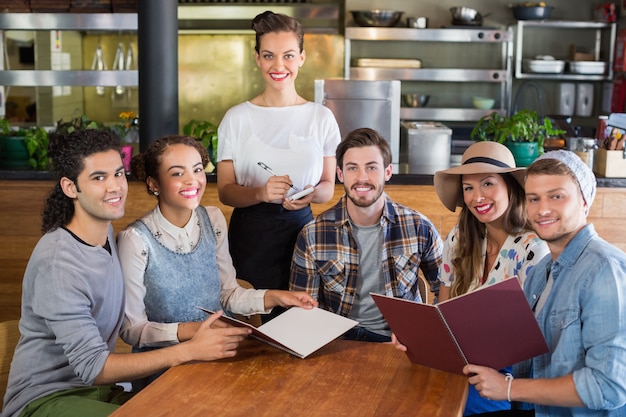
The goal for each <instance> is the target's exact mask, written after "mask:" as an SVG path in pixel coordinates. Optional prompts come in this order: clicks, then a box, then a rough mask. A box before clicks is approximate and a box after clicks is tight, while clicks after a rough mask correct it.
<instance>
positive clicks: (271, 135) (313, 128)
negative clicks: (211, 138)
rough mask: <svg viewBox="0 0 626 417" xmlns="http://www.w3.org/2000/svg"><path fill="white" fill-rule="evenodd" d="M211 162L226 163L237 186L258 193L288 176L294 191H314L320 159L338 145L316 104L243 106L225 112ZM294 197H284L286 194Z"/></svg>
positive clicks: (331, 123)
mask: <svg viewBox="0 0 626 417" xmlns="http://www.w3.org/2000/svg"><path fill="white" fill-rule="evenodd" d="M218 137H219V141H218V146H217V161H218V162H219V161H224V160H232V161H233V166H234V169H235V176H236V178H237V183H238V184H239V185H243V186H246V187H259V186H262V185H263V184H265V183H266V182H267V178H268V177H269V176H271V175H272V174H270V173H269V172H267V171H265V170H264V169H263V168H261V167H260V166H259V165H258V162H259V161H260V162H263V163H265V164H266V165H268V166H269V167H270V168H271V169H272V170H273V171H274V172H275V173H276V174H277V175H289V177H290V178H291V180H292V181H293V184H294V186H295V187H297V188H299V189H304V187H305V186H306V185H309V184H310V185H317V183H319V181H320V178H321V176H322V171H323V168H324V157H326V156H333V157H334V156H335V150H336V148H337V145H338V144H339V142H340V141H341V134H340V133H339V126H338V125H337V121H336V120H335V116H334V115H333V113H332V111H331V110H330V109H329V108H327V107H325V106H322V105H321V104H318V103H313V102H307V103H305V104H300V105H295V106H288V107H262V106H257V105H255V104H252V103H250V102H249V101H246V102H244V103H241V104H238V105H236V106H235V107H232V108H231V109H229V110H228V111H227V112H226V114H225V115H224V118H223V119H222V122H221V123H220V125H219V128H218ZM293 193H295V191H293V190H292V191H290V194H293Z"/></svg>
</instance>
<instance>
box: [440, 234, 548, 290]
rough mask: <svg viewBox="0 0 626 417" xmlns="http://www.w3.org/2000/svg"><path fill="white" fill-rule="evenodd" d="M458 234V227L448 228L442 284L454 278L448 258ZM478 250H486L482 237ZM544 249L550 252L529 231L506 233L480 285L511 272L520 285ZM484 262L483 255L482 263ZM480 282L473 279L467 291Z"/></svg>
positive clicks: (491, 282) (453, 248) (442, 266)
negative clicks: (516, 233)
mask: <svg viewBox="0 0 626 417" xmlns="http://www.w3.org/2000/svg"><path fill="white" fill-rule="evenodd" d="M458 234H459V227H458V225H457V226H454V229H452V230H451V231H450V233H449V234H448V236H447V237H446V241H445V242H444V245H443V257H442V265H441V275H440V278H439V279H440V280H441V283H442V284H443V285H445V286H446V287H450V286H451V285H452V282H453V281H454V274H453V270H452V259H454V253H455V252H456V248H457V242H458ZM482 253H483V254H486V253H487V239H486V238H485V239H483V242H482ZM548 253H550V250H549V249H548V245H547V244H546V243H545V242H544V241H543V240H541V239H540V238H539V237H538V236H537V235H536V234H535V233H533V232H525V233H521V234H518V235H509V236H508V237H507V238H506V240H505V241H504V244H503V245H502V248H500V252H499V253H498V257H497V258H496V260H495V262H494V263H493V266H492V267H491V270H490V271H489V274H488V276H487V279H486V280H485V282H484V284H483V285H491V284H495V283H496V282H500V281H504V280H505V279H508V278H511V277H514V276H517V277H518V279H519V281H520V284H522V285H523V284H524V280H525V279H526V277H527V276H528V273H529V272H530V270H531V269H532V268H533V267H534V266H535V265H536V264H537V263H538V262H539V261H540V260H541V258H543V257H544V256H545V255H547V254H548ZM484 264H485V263H484V258H483V262H482V265H484ZM482 275H483V270H482V269H481V271H480V276H482ZM480 285H481V284H480V283H479V281H477V280H476V281H474V282H473V283H472V285H471V286H470V288H469V291H474V290H475V289H477V288H478V287H480Z"/></svg>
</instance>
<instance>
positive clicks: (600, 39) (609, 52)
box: [515, 20, 617, 81]
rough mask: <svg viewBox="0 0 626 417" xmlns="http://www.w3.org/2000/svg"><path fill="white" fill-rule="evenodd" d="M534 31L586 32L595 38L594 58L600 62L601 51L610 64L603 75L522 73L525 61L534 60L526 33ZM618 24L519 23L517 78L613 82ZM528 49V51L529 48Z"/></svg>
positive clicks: (571, 22) (580, 22) (543, 21)
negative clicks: (528, 52)
mask: <svg viewBox="0 0 626 417" xmlns="http://www.w3.org/2000/svg"><path fill="white" fill-rule="evenodd" d="M533 29H544V30H550V31H557V30H568V29H569V30H576V31H587V32H589V33H590V34H591V35H592V36H593V37H594V49H593V53H594V59H595V60H596V61H600V58H601V52H604V58H605V59H604V61H605V62H606V63H607V71H606V72H605V73H604V74H602V75H593V74H571V73H567V72H565V73H561V74H541V73H530V72H525V71H523V66H522V63H523V60H524V59H528V58H533V57H532V56H525V49H524V46H525V45H524V44H525V42H524V40H525V39H524V34H525V32H527V31H530V30H533ZM616 31H617V24H616V23H606V22H587V21H563V20H520V21H518V22H517V23H516V25H515V51H516V52H515V78H517V79H537V80H539V79H540V80H559V81H567V80H570V81H605V80H612V79H613V61H614V59H615V36H616ZM526 50H527V48H526Z"/></svg>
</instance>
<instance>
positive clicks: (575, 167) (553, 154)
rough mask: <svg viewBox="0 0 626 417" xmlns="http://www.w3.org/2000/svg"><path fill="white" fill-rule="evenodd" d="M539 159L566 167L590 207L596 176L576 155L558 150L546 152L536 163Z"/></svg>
mask: <svg viewBox="0 0 626 417" xmlns="http://www.w3.org/2000/svg"><path fill="white" fill-rule="evenodd" d="M540 159H556V160H557V161H560V162H561V163H563V164H564V165H566V166H567V167H568V168H569V170H570V171H572V174H574V177H576V179H577V180H578V185H579V186H580V191H581V192H582V194H583V198H584V199H585V202H586V203H587V207H591V204H592V203H593V199H594V198H595V196H596V176H595V175H594V174H593V171H591V169H590V168H589V167H588V166H587V164H585V163H584V162H583V160H582V159H580V157H579V156H578V155H576V154H575V153H574V152H571V151H564V150H558V151H549V152H546V153H544V154H543V155H541V156H540V157H539V158H537V159H536V161H538V160H540Z"/></svg>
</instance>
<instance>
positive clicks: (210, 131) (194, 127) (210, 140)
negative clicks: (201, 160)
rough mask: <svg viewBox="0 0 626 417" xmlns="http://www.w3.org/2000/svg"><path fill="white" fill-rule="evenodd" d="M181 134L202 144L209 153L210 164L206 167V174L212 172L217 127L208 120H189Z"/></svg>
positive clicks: (215, 161) (215, 162)
mask: <svg viewBox="0 0 626 417" xmlns="http://www.w3.org/2000/svg"><path fill="white" fill-rule="evenodd" d="M183 134H184V135H186V136H191V137H194V138H196V139H197V140H199V141H200V142H202V145H203V146H204V147H205V148H206V149H207V151H208V152H209V159H210V160H211V163H210V164H209V166H207V171H208V172H213V170H214V169H215V165H216V164H217V126H216V125H215V124H214V123H211V122H209V121H208V120H195V119H194V120H191V121H189V123H187V124H186V125H185V126H183Z"/></svg>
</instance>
